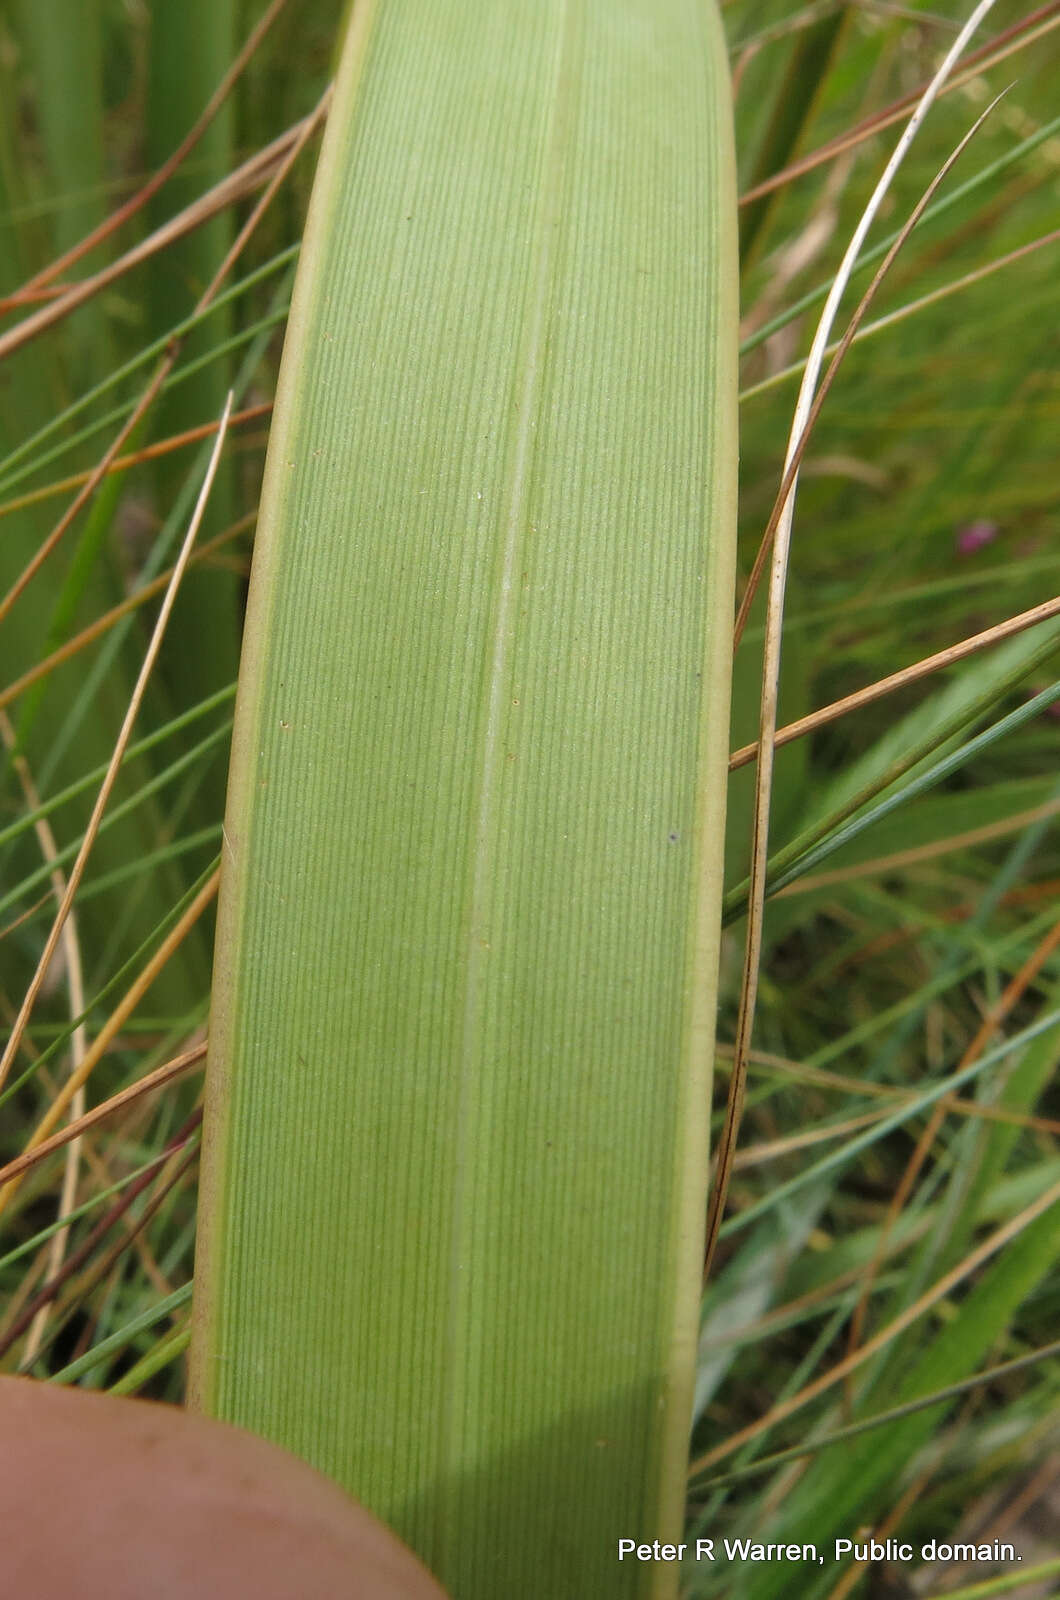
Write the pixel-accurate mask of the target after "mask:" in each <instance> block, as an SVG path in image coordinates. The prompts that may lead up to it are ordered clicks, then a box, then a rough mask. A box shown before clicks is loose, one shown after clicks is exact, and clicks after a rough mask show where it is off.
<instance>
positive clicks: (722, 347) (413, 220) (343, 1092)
mask: <svg viewBox="0 0 1060 1600" xmlns="http://www.w3.org/2000/svg"><path fill="white" fill-rule="evenodd" d="M734 218H735V206H734V197H733V180H732V151H731V128H730V125H729V113H728V103H727V86H726V82H725V75H724V55H723V51H722V46H721V40H720V33H719V30H718V27H717V20H716V18H715V16H714V15H713V13H712V12H711V11H710V10H708V9H704V8H703V7H702V6H701V5H700V4H691V3H688V0H666V3H665V4H664V5H661V6H660V5H658V4H655V5H650V6H649V5H647V4H645V3H644V0H627V3H625V4H623V5H621V6H617V7H616V6H613V5H604V4H600V3H595V0H589V3H583V4H571V5H565V4H562V3H559V0H556V3H552V4H547V5H544V6H541V7H537V8H525V9H524V10H520V9H518V8H512V7H506V6H500V5H497V4H480V5H477V6H470V7H469V6H463V5H456V4H447V5H443V6H441V7H436V8H433V9H432V10H431V11H430V12H429V13H428V12H426V11H425V10H424V8H423V7H421V6H418V5H415V4H412V3H407V0H391V3H390V4H380V5H378V6H377V7H375V8H374V9H362V10H360V11H359V12H357V13H355V17H354V21H353V25H352V32H351V35H350V41H349V43H348V46H347V50H346V54H345V57H344V62H343V68H342V74H341V77H340V84H339V89H338V94H337V102H336V105H335V108H334V110H333V113H332V125H331V127H330V128H329V134H328V143H327V146H326V148H325V152H324V155H323V156H322V161H321V170H320V173H319V174H318V179H317V188H316V193H315V198H314V210H313V214H312V216H311V221H310V228H309V233H308V237H307V242H306V246H305V251H304V254H303V264H302V267H301V269H300V272H301V276H300V281H299V286H298V290H297V291H296V300H295V307H294V310H293V312H292V328H291V332H290V333H289V336H288V347H287V350H286V353H285V364H284V372H283V376H282V379H281V395H280V397H279V400H278V405H277V421H276V425H275V431H274V436H273V440H272V442H271V445H270V460H269V466H268V469H267V479H266V488H265V493H264V497H263V512H262V522H261V527H260V531H259V549H258V552H257V555H256V569H255V577H254V580H253V588H252V598H251V610H250V614H249V617H248V645H247V646H246V647H245V655H244V666H243V673H242V684H241V690H240V703H239V710H238V714H237V726H236V734H235V755H234V764H233V778H232V785H231V788H230V795H229V807H228V818H227V824H226V832H227V838H228V843H229V850H228V852H227V859H226V881H225V885H224V891H223V903H222V907H221V913H220V921H221V928H220V947H219V955H218V966H217V972H216V982H215V1000H214V1014H213V1022H212V1028H211V1040H212V1045H211V1048H212V1057H211V1090H210V1094H211V1103H210V1108H209V1111H208V1119H209V1124H210V1129H209V1155H208V1160H207V1173H206V1180H207V1203H206V1207H205V1219H204V1241H203V1248H202V1254H201V1256H200V1265H199V1272H198V1281H199V1290H198V1297H197V1317H198V1331H197V1336H196V1341H195V1350H194V1367H195V1375H196V1377H195V1381H196V1385H197V1390H198V1395H199V1401H200V1403H201V1404H203V1405H204V1406H205V1407H206V1408H207V1409H209V1410H212V1411H215V1412H217V1413H219V1414H222V1415H224V1416H227V1417H230V1418H231V1419H233V1420H236V1421H239V1422H242V1423H243V1424H245V1425H247V1426H249V1427H252V1428H254V1429H255V1430H256V1431H259V1432H263V1433H267V1434H269V1435H271V1436H272V1437H275V1438H277V1439H279V1440H281V1441H282V1442H284V1443H286V1444H287V1445H288V1446H289V1447H290V1448H293V1449H294V1450H296V1451H298V1452H299V1453H300V1454H302V1455H304V1456H306V1457H308V1458H309V1459H310V1460H312V1461H314V1462H315V1463H316V1464H318V1465H320V1466H321V1467H323V1468H324V1470H326V1471H328V1472H330V1473H331V1474H332V1475H334V1476H336V1477H338V1478H339V1479H341V1480H342V1481H343V1482H345V1483H346V1484H347V1485H348V1486H349V1487H351V1488H352V1489H353V1490H354V1492H355V1493H357V1494H358V1495H359V1496H360V1497H361V1498H362V1499H364V1500H365V1501H366V1502H367V1503H368V1504H370V1505H371V1506H372V1507H373V1508H374V1509H376V1510H377V1511H378V1512H379V1513H380V1514H381V1515H382V1516H384V1518H385V1519H386V1520H388V1521H389V1522H390V1523H391V1524H392V1525H394V1526H395V1527H396V1528H397V1529H398V1531H399V1532H401V1533H402V1534H403V1535H404V1536H405V1537H406V1538H407V1539H409V1540H410V1542H412V1543H413V1545H414V1546H415V1548H417V1549H418V1550H419V1551H420V1552H421V1553H422V1554H423V1555H424V1556H425V1558H426V1559H427V1561H428V1563H429V1564H430V1565H431V1566H432V1567H433V1568H434V1569H435V1570H436V1571H437V1572H438V1573H439V1574H440V1576H442V1577H443V1579H444V1580H445V1581H446V1582H447V1583H449V1584H451V1585H452V1586H453V1588H454V1590H455V1592H457V1593H459V1594H461V1595H462V1596H464V1595H473V1594H478V1593H480V1594H483V1595H486V1594H495V1593H497V1592H498V1591H497V1583H498V1581H499V1579H500V1577H501V1576H503V1575H504V1574H511V1573H513V1572H519V1571H523V1572H531V1571H532V1572H533V1573H534V1580H535V1584H537V1585H538V1587H539V1589H540V1592H542V1593H549V1594H555V1595H560V1594H563V1593H568V1592H569V1593H570V1594H572V1595H573V1594H575V1593H576V1594H578V1595H579V1596H588V1595H592V1594H596V1593H599V1594H600V1595H604V1594H607V1595H614V1594H617V1593H629V1594H634V1593H636V1594H642V1593H644V1594H646V1593H658V1594H665V1593H669V1592H673V1585H674V1583H675V1582H676V1569H674V1570H673V1571H668V1570H666V1569H662V1568H658V1569H654V1570H653V1569H650V1568H648V1569H644V1568H642V1569H640V1570H639V1571H637V1570H634V1569H633V1568H632V1567H630V1566H629V1565H625V1566H623V1567H619V1566H618V1565H617V1561H616V1557H617V1541H618V1539H619V1538H620V1537H638V1538H639V1537H642V1536H643V1537H647V1538H649V1539H650V1538H653V1537H660V1536H661V1537H669V1538H676V1537H677V1536H678V1534H679V1527H680V1515H681V1507H682V1501H683V1475H684V1466H685V1459H686V1446H687V1430H688V1425H689V1418H690V1396H691V1369H692V1357H693V1347H694V1339H695V1328H696V1305H697V1301H698V1252H699V1248H700V1235H701V1230H702V1210H703V1192H704V1187H705V1182H706V1139H707V1126H706V1115H707V1109H708V1105H709V1070H710V1048H711V1040H712V1035H713V994H714V983H715V969H716V960H717V939H718V923H717V907H718V899H719V882H720V870H721V834H722V821H723V806H724V801H723V796H724V783H725V738H726V733H727V725H728V709H727V695H728V677H729V654H730V649H731V643H730V631H731V628H730V625H731V615H732V612H731V605H732V567H733V539H734V493H735V490H734V482H735V334H736V301H735V282H736V265H735V250H734V236H735V221H734Z"/></svg>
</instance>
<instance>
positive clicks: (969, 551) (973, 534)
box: [953, 517, 1001, 556]
mask: <svg viewBox="0 0 1060 1600" xmlns="http://www.w3.org/2000/svg"><path fill="white" fill-rule="evenodd" d="M1000 532H1001V529H1000V528H999V527H998V525H997V523H996V522H988V521H987V519H986V518H985V517H980V518H979V519H978V520H977V521H975V522H966V523H965V525H964V527H963V528H958V529H957V532H956V534H955V536H954V541H953V542H954V546H955V547H956V550H957V554H958V555H959V556H972V555H974V554H975V552H976V551H977V550H982V548H983V546H984V545H988V544H993V542H994V540H995V539H996V538H997V536H998V534H999V533H1000Z"/></svg>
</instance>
